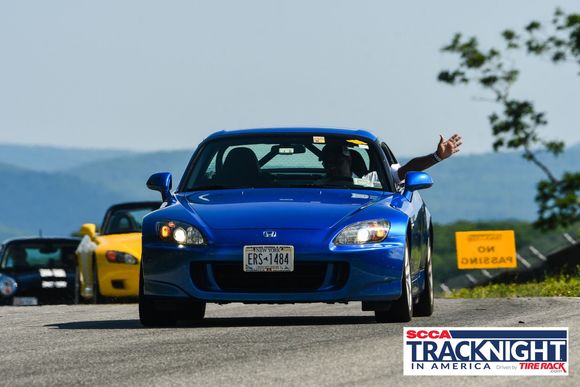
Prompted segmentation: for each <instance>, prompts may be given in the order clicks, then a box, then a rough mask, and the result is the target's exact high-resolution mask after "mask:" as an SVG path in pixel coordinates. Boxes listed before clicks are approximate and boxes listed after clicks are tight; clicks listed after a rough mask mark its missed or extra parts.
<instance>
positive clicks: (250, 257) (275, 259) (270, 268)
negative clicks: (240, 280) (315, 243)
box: [244, 245, 294, 272]
mask: <svg viewBox="0 0 580 387" xmlns="http://www.w3.org/2000/svg"><path fill="white" fill-rule="evenodd" d="M244 271H246V272H275V271H294V246H272V245H265V246H244Z"/></svg>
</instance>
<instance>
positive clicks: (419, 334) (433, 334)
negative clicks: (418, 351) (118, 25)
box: [407, 329, 451, 339]
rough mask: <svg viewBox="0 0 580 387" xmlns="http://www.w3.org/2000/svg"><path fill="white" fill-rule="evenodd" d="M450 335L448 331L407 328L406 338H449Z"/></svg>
mask: <svg viewBox="0 0 580 387" xmlns="http://www.w3.org/2000/svg"><path fill="white" fill-rule="evenodd" d="M450 338H451V335H450V334H449V331H447V330H444V331H438V330H434V331H424V330H419V331H416V330H413V329H409V330H408V331H407V339H450Z"/></svg>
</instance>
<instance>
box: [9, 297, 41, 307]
mask: <svg viewBox="0 0 580 387" xmlns="http://www.w3.org/2000/svg"><path fill="white" fill-rule="evenodd" d="M12 305H18V306H32V305H38V299H37V298H36V297H14V298H13V299H12Z"/></svg>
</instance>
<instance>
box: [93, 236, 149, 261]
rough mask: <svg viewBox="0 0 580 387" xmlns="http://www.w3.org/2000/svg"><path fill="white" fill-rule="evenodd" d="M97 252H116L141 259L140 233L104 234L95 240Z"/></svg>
mask: <svg viewBox="0 0 580 387" xmlns="http://www.w3.org/2000/svg"><path fill="white" fill-rule="evenodd" d="M95 241H96V242H97V251H98V252H100V253H103V254H104V251H106V250H116V251H122V252H125V253H129V254H131V255H133V256H135V257H137V258H139V257H141V233H138V232H131V233H126V234H105V235H98V236H97V237H96V238H95Z"/></svg>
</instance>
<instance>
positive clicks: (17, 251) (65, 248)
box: [0, 242, 77, 269]
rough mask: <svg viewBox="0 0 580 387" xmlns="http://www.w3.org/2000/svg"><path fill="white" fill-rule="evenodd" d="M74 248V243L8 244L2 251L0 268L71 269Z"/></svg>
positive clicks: (75, 245) (73, 261) (73, 262)
mask: <svg viewBox="0 0 580 387" xmlns="http://www.w3.org/2000/svg"><path fill="white" fill-rule="evenodd" d="M76 248H77V244H76V243H70V244H62V243H57V242H46V243H32V244H22V243H15V244H10V245H8V246H6V248H5V249H4V250H3V251H4V254H3V256H2V262H1V264H0V267H1V268H2V269H28V268H31V269H32V268H43V267H44V268H51V267H59V268H73V267H74V265H75V259H76V258H75V250H76Z"/></svg>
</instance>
